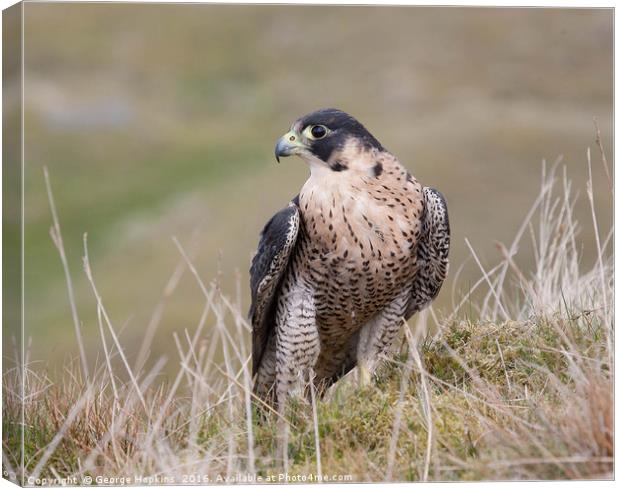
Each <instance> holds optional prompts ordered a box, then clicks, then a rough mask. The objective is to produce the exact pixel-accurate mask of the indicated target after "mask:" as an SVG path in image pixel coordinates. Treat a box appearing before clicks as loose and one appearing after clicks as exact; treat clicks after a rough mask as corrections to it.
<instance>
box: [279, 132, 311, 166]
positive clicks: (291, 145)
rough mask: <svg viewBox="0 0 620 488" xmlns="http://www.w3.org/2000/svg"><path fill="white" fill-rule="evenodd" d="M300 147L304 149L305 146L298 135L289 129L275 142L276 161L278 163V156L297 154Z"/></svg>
mask: <svg viewBox="0 0 620 488" xmlns="http://www.w3.org/2000/svg"><path fill="white" fill-rule="evenodd" d="M302 149H306V146H305V145H304V144H303V143H302V142H301V139H300V138H299V135H298V134H297V133H295V132H294V131H292V130H291V131H289V132H287V133H286V134H284V135H283V136H282V137H280V139H278V142H277V143H276V150H275V154H276V161H278V163H279V162H280V157H286V156H292V155H293V154H298V153H299V151H301V150H302Z"/></svg>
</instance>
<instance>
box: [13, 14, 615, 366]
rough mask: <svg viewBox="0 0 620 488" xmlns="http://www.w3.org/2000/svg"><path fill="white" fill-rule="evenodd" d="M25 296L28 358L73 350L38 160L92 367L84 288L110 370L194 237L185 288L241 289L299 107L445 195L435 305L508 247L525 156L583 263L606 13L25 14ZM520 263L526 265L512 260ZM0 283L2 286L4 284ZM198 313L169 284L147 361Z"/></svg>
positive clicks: (137, 336)
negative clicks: (577, 229)
mask: <svg viewBox="0 0 620 488" xmlns="http://www.w3.org/2000/svg"><path fill="white" fill-rule="evenodd" d="M24 29H25V85H24V89H25V128H26V136H25V168H26V169H25V178H26V181H25V188H26V190H25V195H26V196H25V215H26V225H25V253H26V254H25V260H26V265H25V287H26V336H27V337H32V358H34V359H42V360H51V361H58V360H64V359H66V358H67V357H69V356H74V355H76V354H77V348H76V344H75V340H74V332H73V325H72V322H71V315H70V308H69V304H68V300H67V296H66V288H65V283H64V277H63V272H62V268H61V264H60V260H59V258H58V255H57V253H56V251H55V249H54V246H53V244H52V241H51V239H50V237H49V233H48V232H49V227H50V225H51V216H50V210H49V205H48V202H47V196H46V193H45V186H44V179H43V170H42V168H43V166H44V165H47V166H48V168H49V171H50V175H51V180H52V185H53V188H54V192H55V196H56V201H57V206H58V211H59V214H60V219H61V225H62V230H63V234H64V241H65V246H66V248H67V253H68V257H69V263H70V266H71V271H72V275H73V278H74V281H75V287H76V294H77V303H78V310H79V314H80V318H81V320H82V322H83V331H84V334H85V337H86V342H87V348H88V349H89V351H90V352H89V356H90V357H91V360H93V361H94V360H95V358H96V354H98V351H99V339H98V329H97V322H96V306H95V300H94V298H93V295H92V292H91V291H90V288H89V286H88V283H87V281H86V278H85V276H84V273H83V270H82V262H81V256H82V254H83V250H82V234H83V233H85V232H87V233H88V236H89V246H90V253H91V262H92V266H93V272H94V277H95V280H96V281H97V283H98V285H99V289H100V292H101V294H102V296H103V299H104V302H105V305H106V307H107V309H108V312H109V314H110V316H111V318H112V320H113V322H114V325H115V327H116V329H117V330H119V331H121V330H122V333H121V341H122V342H123V344H124V345H125V349H126V354H127V356H128V357H129V358H130V362H133V361H132V359H134V358H135V355H136V354H137V350H138V348H139V345H140V344H141V342H142V340H143V336H144V332H145V329H146V325H147V323H148V320H149V317H150V315H151V313H152V311H153V309H154V307H155V306H156V304H157V302H158V301H159V299H160V296H161V294H162V291H163V289H164V287H165V284H166V282H167V281H168V279H169V277H170V275H171V273H172V271H173V269H174V267H175V266H176V264H177V263H178V262H179V260H180V255H179V252H178V251H177V249H176V247H175V245H174V243H173V242H172V240H171V236H177V237H178V239H179V240H180V241H181V243H183V244H184V245H185V246H186V247H188V248H189V247H191V246H190V244H189V243H190V240H191V236H192V234H194V235H195V252H194V256H195V263H196V264H197V267H198V270H199V272H200V273H201V275H202V277H203V278H204V279H205V280H207V281H210V280H212V279H215V278H217V276H218V273H219V276H220V280H221V286H222V289H223V290H224V292H225V293H227V294H230V295H235V294H236V285H235V281H236V276H238V277H239V279H240V281H241V288H240V289H241V299H242V303H243V308H244V310H245V309H246V308H247V306H248V295H249V294H248V289H247V288H248V287H247V280H248V275H247V269H248V267H249V261H250V258H251V256H252V253H253V252H254V249H255V246H256V243H257V239H258V233H259V231H260V229H261V228H262V226H263V224H264V223H265V221H266V220H267V219H268V218H269V217H270V216H271V215H272V214H273V213H274V212H275V211H277V210H278V209H279V208H281V207H282V206H284V205H285V204H286V203H287V202H288V200H289V199H290V198H291V197H293V196H294V195H296V194H297V192H298V189H299V188H300V186H301V185H302V184H303V182H304V180H305V178H306V177H307V175H308V169H307V168H306V167H305V165H304V164H303V163H302V162H301V160H296V159H290V160H289V159H287V160H284V161H283V162H282V164H280V165H277V164H276V163H275V160H274V157H273V146H274V143H275V141H276V139H277V138H278V137H279V136H280V135H281V134H282V133H284V132H285V131H286V130H287V128H288V127H289V125H290V124H291V122H292V121H293V120H295V119H296V118H297V117H299V116H300V115H302V114H304V113H307V112H309V111H312V110H315V109H317V108H320V107H328V106H334V107H338V108H341V109H343V110H345V111H347V112H349V113H351V114H352V115H354V116H356V117H357V118H358V119H359V120H361V121H362V122H363V123H364V124H365V125H366V126H367V128H368V129H369V130H370V131H371V132H372V133H373V134H374V135H375V136H376V137H377V138H378V139H379V140H380V141H381V142H382V144H383V145H384V146H386V147H387V148H388V149H390V150H391V151H392V152H393V153H394V154H396V155H397V156H398V157H399V158H400V159H401V161H402V162H403V163H404V164H405V165H406V166H407V167H408V168H409V169H410V170H411V172H412V173H413V174H414V175H415V176H416V177H417V178H418V179H420V180H421V181H422V182H423V183H424V184H426V185H432V186H434V187H436V188H439V189H440V190H441V191H442V192H443V193H444V194H445V195H446V197H447V200H448V204H449V209H450V217H451V223H452V232H453V234H452V235H453V247H452V254H451V255H452V263H453V264H452V273H451V278H450V282H449V283H448V284H447V285H446V286H445V288H444V291H443V293H442V294H441V296H440V299H439V300H438V302H437V305H436V310H438V311H449V310H450V309H451V307H452V298H451V295H452V288H453V286H454V287H455V289H456V292H457V295H458V293H459V290H461V291H467V289H468V288H469V287H470V286H471V283H472V282H473V281H475V279H477V278H478V276H479V271H478V270H477V268H476V266H475V265H474V264H473V263H472V262H471V261H469V262H467V263H466V266H465V268H464V271H463V273H462V274H461V275H460V277H459V279H458V283H453V280H454V276H455V272H456V270H457V268H458V267H459V266H460V265H461V264H462V263H464V262H466V260H467V258H468V256H469V252H468V250H467V248H466V246H465V241H464V239H465V238H468V239H469V240H470V241H471V243H472V245H473V246H474V247H475V248H476V250H477V252H478V253H479V255H480V256H482V259H483V262H484V264H485V265H486V266H491V265H493V264H494V263H496V262H498V261H499V255H498V253H497V250H496V249H495V246H494V241H495V240H499V241H504V242H510V239H511V238H512V236H513V235H514V233H515V232H516V230H517V228H518V227H519V225H520V223H521V221H522V219H523V217H524V216H525V214H526V212H527V210H528V209H529V207H530V204H531V202H532V201H533V199H534V198H535V195H536V194H537V193H538V190H539V183H540V171H541V161H542V159H543V158H546V159H547V160H549V161H552V160H554V159H555V158H556V157H557V156H558V155H560V154H563V155H564V158H565V162H566V164H567V166H568V170H569V174H570V176H571V177H572V178H573V179H574V180H575V183H576V184H577V186H578V187H580V189H581V196H582V198H581V199H580V202H579V204H578V215H579V216H580V217H581V221H582V222H583V232H582V236H583V238H584V248H583V252H584V260H585V261H586V262H589V261H591V259H592V256H593V255H594V249H593V245H594V238H593V232H592V227H591V225H590V223H589V222H590V221H589V210H588V207H587V205H586V201H585V178H586V174H587V167H586V156H585V155H586V149H587V147H588V146H590V147H591V148H592V149H593V155H594V173H595V181H594V183H595V191H596V193H597V206H598V210H599V219H600V226H601V228H602V230H603V231H607V230H608V229H609V227H610V225H611V215H612V211H611V208H612V198H611V195H610V194H609V191H608V187H607V181H606V179H605V176H604V172H603V169H602V166H601V164H600V160H599V157H598V152H597V151H596V147H595V145H594V129H593V123H592V117H593V116H596V117H598V119H599V122H600V126H601V130H602V133H603V140H604V143H605V144H606V147H607V150H608V155H609V156H611V154H612V149H613V148H612V145H611V144H612V140H611V130H612V87H613V85H612V36H613V26H612V11H611V10H593V9H592V10H589V9H581V10H565V9H482V8H414V7H398V8H396V7H310V6H215V5H157V4H151V5H122V4H90V5H86V4H82V5H78V4H54V3H47V4H46V3H40V4H37V3H27V4H25V23H24ZM523 252H525V259H526V260H527V257H528V256H531V254H528V253H529V251H527V250H526V249H523ZM5 286H6V285H5ZM202 307H203V298H202V295H201V292H200V290H199V289H198V287H197V286H196V283H195V281H194V280H193V278H192V277H191V275H190V274H189V273H186V274H185V275H184V276H183V278H182V280H181V282H180V284H179V287H178V289H177V290H176V292H175V294H174V295H173V296H172V297H171V298H170V300H169V301H168V305H167V308H166V309H165V313H164V317H163V322H162V326H161V328H160V330H159V331H158V333H157V336H156V340H155V342H154V348H153V353H152V354H153V355H154V356H158V355H159V354H161V353H165V354H167V355H169V356H172V357H175V356H176V348H175V347H174V342H173V341H172V339H171V333H172V331H179V332H182V331H183V330H184V329H185V328H187V329H189V330H190V331H193V330H194V329H195V327H196V324H197V323H198V320H199V317H200V313H201V311H202Z"/></svg>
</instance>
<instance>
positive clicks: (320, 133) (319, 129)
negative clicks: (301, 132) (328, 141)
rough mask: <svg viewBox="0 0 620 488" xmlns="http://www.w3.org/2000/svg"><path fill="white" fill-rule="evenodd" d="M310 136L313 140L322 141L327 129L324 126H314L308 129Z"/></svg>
mask: <svg viewBox="0 0 620 488" xmlns="http://www.w3.org/2000/svg"><path fill="white" fill-rule="evenodd" d="M310 134H312V137H313V138H314V139H323V137H325V136H326V135H327V127H325V126H324V125H315V126H313V127H312V128H311V129H310Z"/></svg>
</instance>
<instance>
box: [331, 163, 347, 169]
mask: <svg viewBox="0 0 620 488" xmlns="http://www.w3.org/2000/svg"><path fill="white" fill-rule="evenodd" d="M330 168H331V169H332V171H346V170H347V169H349V167H348V166H347V165H346V164H342V163H341V162H340V161H336V162H335V163H333V164H332V165H331V166H330Z"/></svg>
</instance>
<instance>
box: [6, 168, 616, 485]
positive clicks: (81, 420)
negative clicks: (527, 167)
mask: <svg viewBox="0 0 620 488" xmlns="http://www.w3.org/2000/svg"><path fill="white" fill-rule="evenodd" d="M588 163H590V161H589V160H588ZM558 168H559V166H558V165H557V164H556V165H554V166H553V167H552V168H551V169H546V168H544V169H543V174H542V187H541V191H540V195H539V197H538V199H537V200H536V202H535V203H534V205H533V206H532V209H531V210H530V212H528V213H527V215H526V219H525V221H524V224H523V226H522V228H521V229H520V230H519V232H518V233H517V236H516V238H515V240H514V242H513V243H511V245H510V246H504V245H501V244H498V249H499V251H500V255H501V261H500V263H499V264H498V265H497V266H495V267H494V268H492V269H490V270H486V269H484V268H483V267H482V264H480V268H481V272H482V277H481V279H480V281H479V282H478V283H477V284H475V286H473V287H472V290H471V292H470V294H469V295H468V296H466V297H463V299H462V300H461V301H460V303H459V305H458V306H456V307H455V310H454V313H453V314H452V315H451V316H450V317H445V318H438V317H436V316H435V315H434V313H433V312H432V310H431V313H430V314H429V313H423V314H422V315H420V316H419V317H418V318H417V319H414V320H413V321H412V323H411V324H409V325H408V326H407V328H406V329H405V335H404V339H403V343H402V347H401V348H400V351H399V353H398V354H397V355H396V356H395V358H394V359H390V360H388V362H387V364H386V366H385V368H384V369H383V370H382V371H381V372H380V374H379V375H378V377H377V379H376V381H375V382H374V384H373V385H370V386H368V387H366V388H364V389H360V388H358V387H357V386H356V385H357V383H356V382H355V378H354V376H355V372H353V374H350V375H349V377H348V378H345V380H344V381H342V382H340V383H339V384H337V385H336V386H335V387H334V388H333V389H332V390H331V391H330V392H329V394H328V396H327V398H326V399H324V400H323V401H320V400H318V399H316V398H315V397H314V395H312V402H310V403H309V404H308V403H306V402H303V401H301V400H299V399H292V400H291V402H290V404H289V406H288V407H289V408H288V410H287V413H286V418H280V419H278V418H277V414H276V413H275V412H269V411H266V412H265V411H264V409H262V410H263V411H262V413H261V414H259V413H258V411H257V409H256V406H255V405H254V403H255V399H254V398H253V397H252V393H251V388H250V383H251V378H250V373H249V369H248V359H249V344H248V338H249V334H248V331H249V325H248V323H247V321H246V319H245V317H244V315H245V314H244V313H243V311H242V309H241V307H240V300H239V298H234V299H232V298H230V297H228V296H226V295H225V294H224V293H222V291H221V290H220V288H219V287H218V284H217V282H213V283H205V282H204V281H203V279H202V278H201V276H200V274H199V273H198V271H197V269H196V268H195V267H194V265H193V263H192V257H191V255H192V253H191V252H187V251H186V250H185V248H184V247H183V245H182V244H181V243H179V242H178V241H177V240H175V243H176V244H177V246H178V248H179V251H180V259H181V261H180V263H179V265H178V266H177V268H176V269H175V270H174V272H173V274H172V277H171V279H170V282H169V283H168V286H167V287H166V290H165V291H164V293H163V294H162V301H161V303H160V304H159V305H158V306H157V308H156V310H155V311H154V314H153V318H152V320H151V323H150V325H149V327H148V330H149V332H148V333H147V334H146V337H145V342H144V343H143V344H142V347H141V351H140V354H139V357H138V360H137V361H136V364H135V365H133V366H132V365H130V363H129V361H128V359H127V357H126V351H124V350H123V345H122V344H121V342H120V340H119V334H118V330H119V326H118V324H114V323H113V322H112V320H111V319H110V315H109V314H108V312H107V310H106V306H105V301H104V297H101V296H100V294H99V292H98V290H97V286H96V278H97V274H96V272H95V271H94V270H93V268H92V267H91V263H90V262H89V259H88V247H87V240H86V237H85V238H84V270H85V272H86V276H87V278H88V280H89V282H90V285H91V288H92V291H93V294H94V296H95V298H96V302H97V316H98V318H99V326H100V335H101V351H102V356H101V357H100V358H99V359H98V361H93V363H94V367H91V370H90V371H89V372H87V371H86V369H85V365H84V362H83V361H80V360H75V361H74V362H73V363H70V364H67V365H66V367H65V369H64V374H63V375H62V380H60V381H58V382H55V383H53V382H52V381H51V380H50V379H49V378H48V376H47V375H46V373H45V368H44V367H43V366H42V365H40V364H37V363H29V364H27V366H26V368H25V369H24V370H23V371H20V369H19V368H15V369H12V370H10V371H6V372H5V374H4V377H3V384H4V397H3V402H4V404H3V406H4V417H3V428H4V430H3V431H4V437H3V445H4V457H3V466H4V469H5V470H6V471H7V472H9V473H14V474H15V475H16V476H18V477H21V476H24V477H25V482H26V483H27V484H32V483H34V482H35V481H36V479H37V478H41V477H45V478H50V479H56V478H65V477H72V476H76V477H77V479H78V480H82V479H83V477H84V476H92V477H94V479H95V482H99V483H103V480H101V479H99V480H98V479H97V478H96V477H97V476H106V477H129V478H130V479H131V482H133V483H143V482H148V481H157V482H159V483H162V484H166V483H174V482H175V483H193V482H202V483H205V482H219V481H225V480H228V481H233V482H234V481H243V479H244V477H246V476H255V475H256V476H262V480H263V481H265V480H274V481H277V480H278V476H279V475H280V474H281V473H282V472H283V469H284V468H283V466H285V467H286V472H287V473H288V475H289V476H291V477H292V478H289V479H291V480H301V479H303V478H295V476H308V475H314V476H316V475H324V476H330V477H333V476H336V478H330V479H332V480H341V481H342V480H353V481H382V480H403V481H405V480H427V479H428V480H463V479H466V480H481V479H564V478H570V479H575V478H611V477H612V476H613V471H612V469H613V464H612V463H613V413H612V409H613V398H612V391H613V377H612V371H613V341H614V338H613V321H614V315H613V309H612V305H611V304H612V303H613V300H612V297H613V281H612V280H613V267H612V259H611V251H610V250H609V249H608V245H609V242H610V240H611V235H610V236H605V237H601V236H599V233H598V229H597V224H596V214H595V213H594V212H593V213H592V216H593V224H594V232H595V234H596V242H597V243H598V249H597V253H598V259H597V262H596V264H595V266H594V267H593V268H592V269H589V270H588V269H583V267H582V265H581V264H580V250H579V240H578V225H577V222H575V220H574V217H573V206H574V202H575V199H574V197H573V191H572V188H571V183H570V181H568V179H567V178H566V176H565V174H561V175H560V176H558V174H557V173H558V171H557V169H558ZM587 194H588V197H589V199H590V201H591V202H592V200H593V191H592V189H591V188H590V187H588V191H587ZM50 195H51V194H50ZM592 208H594V206H593V205H592ZM53 228H54V229H55V230H54V233H55V234H54V235H55V237H56V238H55V240H54V241H55V243H56V245H57V246H58V247H59V251H60V252H61V256H62V255H63V251H62V238H61V237H60V226H59V224H58V221H57V219H56V217H55V214H54V227H53ZM528 239H529V241H530V242H531V244H532V246H533V248H534V250H535V255H536V266H535V268H534V269H533V270H531V271H530V270H524V269H520V268H519V266H518V264H517V260H518V259H517V258H518V255H517V249H518V247H519V246H524V245H525V241H527V240H528ZM472 253H473V249H472ZM474 256H475V253H474ZM476 261H477V262H478V263H481V261H480V260H479V259H478V258H477V257H476ZM186 271H189V272H190V273H191V274H192V276H193V277H194V279H195V282H196V286H198V287H199V289H200V290H201V291H202V294H203V297H204V307H203V313H202V316H201V317H199V318H198V321H197V323H196V326H195V327H193V328H192V329H186V330H185V332H184V334H182V335H174V336H173V340H174V342H175V345H176V348H177V351H178V357H177V358H176V362H177V363H178V372H177V375H176V377H174V378H171V379H169V380H168V379H164V378H162V377H161V375H160V373H161V369H162V367H163V365H164V363H165V362H166V358H160V359H159V360H153V359H150V360H149V359H148V351H149V349H150V346H151V344H150V342H149V341H150V340H151V339H152V337H153V333H152V329H153V328H156V327H157V325H158V323H159V321H160V319H161V316H162V309H163V307H164V306H165V302H166V299H167V297H169V296H170V295H171V294H172V293H174V289H175V286H176V285H175V284H176V283H177V282H178V279H179V276H180V274H182V273H183V272H186ZM68 286H69V290H71V284H70V281H69V282H68ZM485 287H486V290H487V291H485V292H484V293H482V294H481V297H480V298H474V295H475V293H479V292H480V290H481V289H484V288H485ZM71 296H72V295H71V291H69V297H71ZM476 296H477V295H476ZM465 317H466V318H465ZM473 317H475V319H474V318H473ZM207 320H214V321H215V323H216V327H215V328H214V329H212V330H206V328H205V323H206V322H207ZM431 320H432V322H435V323H432V322H431ZM427 322H429V323H428V324H427ZM427 325H428V327H427ZM431 326H432V327H431ZM434 327H436V328H438V330H439V333H438V334H434V335H430V334H426V333H425V331H426V330H427V329H428V330H432V329H433V328H434ZM76 333H77V334H78V342H79V327H78V325H77V322H76ZM220 353H221V357H223V360H222V361H219V360H218V359H217V358H218V357H220ZM22 375H23V376H22ZM22 381H23V385H24V391H23V397H22V395H21V394H20V392H21V385H22ZM312 393H314V392H312ZM22 405H23V415H24V422H23V424H22V422H21V418H20V415H21V406H22ZM279 422H284V423H286V425H287V426H288V450H287V456H286V459H284V460H281V459H276V457H275V453H276V425H277V424H278V423H279ZM22 434H23V436H24V446H23V448H24V454H25V457H24V458H23V460H22V459H21V457H20V456H21V446H20V438H21V435H22ZM22 462H23V468H22V467H21V466H22ZM146 476H150V477H154V478H153V479H148V478H145V477H146ZM268 476H275V478H271V479H269V478H267V477H268ZM337 476H342V477H341V478H337ZM344 476H347V477H349V478H343V477H344ZM306 480H309V481H312V479H309V478H306ZM116 481H117V483H118V480H116Z"/></svg>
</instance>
